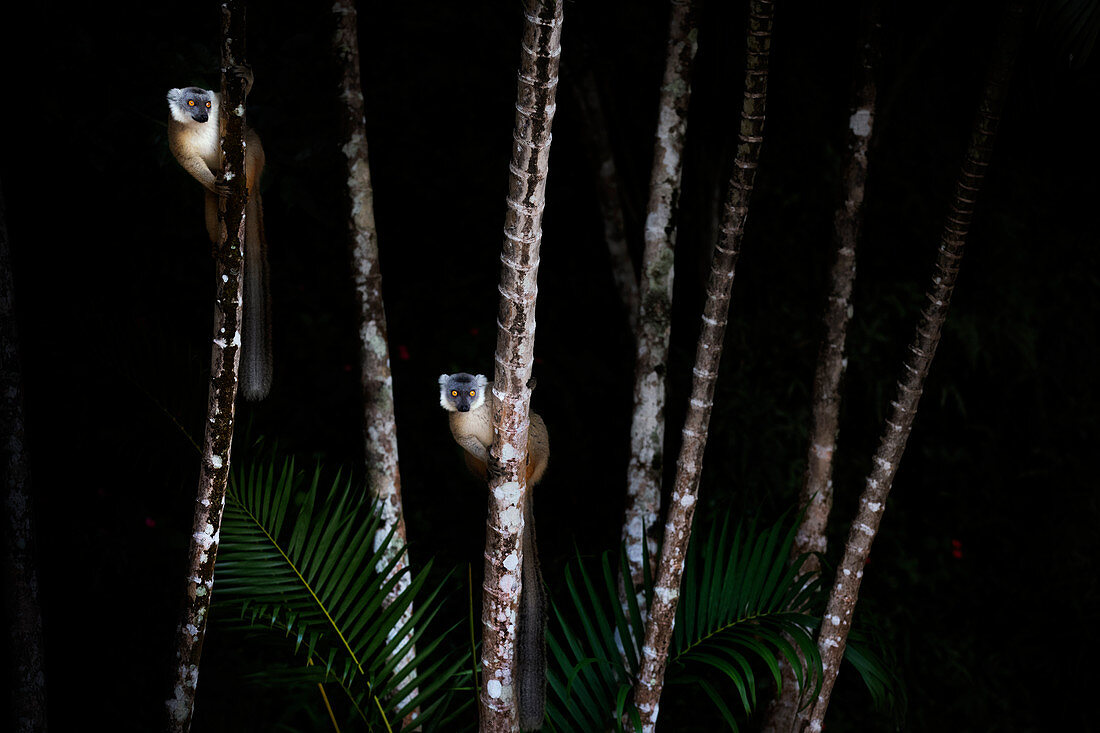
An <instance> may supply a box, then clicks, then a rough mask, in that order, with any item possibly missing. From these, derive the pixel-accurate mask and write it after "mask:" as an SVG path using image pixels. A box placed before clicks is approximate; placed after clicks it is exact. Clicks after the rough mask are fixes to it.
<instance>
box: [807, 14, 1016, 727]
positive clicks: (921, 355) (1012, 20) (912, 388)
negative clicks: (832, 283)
mask: <svg viewBox="0 0 1100 733" xmlns="http://www.w3.org/2000/svg"><path fill="white" fill-rule="evenodd" d="M1022 29H1023V3H1022V2H1016V1H1014V2H1012V3H1011V4H1010V7H1009V9H1008V13H1007V15H1006V21H1005V23H1004V25H1003V27H1002V29H1001V36H1000V39H999V42H998V51H997V58H996V60H995V62H994V64H993V66H992V68H991V69H990V73H989V76H988V78H987V80H986V84H985V88H984V90H983V92H982V99H981V104H980V108H979V113H978V118H977V120H976V121H975V123H974V128H973V130H972V131H971V137H970V143H969V145H968V147H967V150H966V156H965V158H964V160H963V164H962V169H961V170H960V172H959V178H958V179H957V181H956V183H955V197H954V200H953V201H952V204H951V211H950V212H949V213H948V215H947V221H946V223H945V225H944V231H943V235H942V238H941V241H940V247H939V252H938V254H937V256H936V262H935V265H934V267H933V271H932V283H931V287H930V288H929V290H928V292H927V296H926V297H927V298H928V304H927V305H926V306H925V308H924V310H923V311H922V312H921V317H920V322H919V323H918V325H917V330H916V334H915V335H914V336H913V341H912V342H911V343H910V344H909V349H908V351H909V353H908V354H907V355H906V357H905V359H904V361H903V363H902V366H903V371H902V377H901V379H900V380H899V381H898V385H897V394H896V396H895V397H894V400H893V401H892V402H891V410H890V415H889V417H888V418H887V419H886V425H885V428H884V430H883V434H882V438H881V440H880V442H879V446H878V449H877V450H876V451H875V455H874V459H873V462H872V468H871V473H870V475H869V476H868V477H867V483H866V485H865V487H864V489H863V493H862V494H861V495H860V499H859V510H858V511H857V513H856V518H855V521H854V522H852V528H851V530H850V532H849V533H848V541H847V543H846V545H845V547H844V556H843V558H842V559H841V561H840V564H839V565H838V566H837V574H836V578H835V579H834V581H833V583H832V584H831V585H830V588H831V589H832V590H831V592H830V594H829V602H828V604H827V606H826V609H825V615H824V618H823V619H822V622H821V630H820V631H819V632H818V648H819V649H820V650H821V660H822V664H823V666H824V670H825V674H824V679H823V683H822V688H821V692H820V694H819V695H818V698H817V699H816V700H815V701H814V703H813V705H812V706H811V707H810V708H809V709H808V710H807V711H804V712H803V713H802V715H801V721H800V722H802V724H803V725H808V726H809V729H810V730H811V731H819V730H821V728H822V725H823V723H824V719H825V711H826V710H827V709H828V707H829V700H830V697H831V695H832V691H833V686H834V684H835V683H836V676H837V673H838V672H839V671H840V662H841V659H843V657H844V649H845V646H846V644H847V640H848V631H849V630H850V628H851V624H852V613H853V610H854V609H855V604H856V601H857V599H858V597H859V587H860V583H861V582H862V579H863V567H864V565H865V564H866V563H867V559H868V557H869V556H870V554H871V543H872V542H873V541H874V539H875V535H876V534H878V529H879V523H880V522H881V521H882V513H883V510H884V509H885V508H886V498H887V496H888V495H889V493H890V488H891V486H892V485H893V482H894V475H895V474H896V472H897V469H898V464H899V463H900V461H901V457H902V454H903V453H904V452H905V444H906V442H907V440H908V438H909V432H910V430H911V429H912V426H913V419H914V417H916V413H917V407H918V404H919V402H920V397H921V393H922V391H923V390H924V380H925V378H926V377H927V376H928V370H929V368H930V367H931V365H932V359H933V357H934V356H935V355H936V346H937V345H938V344H939V340H940V331H941V329H942V328H943V322H944V320H945V319H946V317H947V308H948V306H949V304H950V302H951V293H952V292H953V291H954V289H955V278H956V276H957V275H958V272H959V262H960V260H961V258H962V255H963V246H964V244H965V243H966V237H967V234H968V233H969V230H970V222H971V219H972V218H973V214H974V203H975V201H976V199H977V195H978V192H979V191H980V190H981V186H982V182H983V181H984V179H985V171H986V169H987V168H988V166H989V161H990V159H991V158H992V150H993V142H994V139H995V138H996V133H997V123H998V121H999V119H1000V114H1001V109H1002V108H1003V107H1004V101H1005V98H1006V96H1007V92H1008V82H1009V79H1010V77H1011V73H1012V65H1013V61H1014V59H1015V56H1016V50H1017V48H1018V47H1019V42H1020V37H1021V33H1022Z"/></svg>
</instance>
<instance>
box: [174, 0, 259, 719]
mask: <svg viewBox="0 0 1100 733" xmlns="http://www.w3.org/2000/svg"><path fill="white" fill-rule="evenodd" d="M244 31H245V14H244V4H243V2H241V0H230V1H229V2H227V3H224V4H223V5H222V59H221V63H222V70H223V72H222V85H221V94H222V100H223V103H222V105H221V121H220V123H221V131H222V155H223V160H224V167H223V171H222V173H221V174H220V175H219V182H221V183H224V184H225V185H226V187H227V189H228V195H226V196H223V197H221V200H220V202H219V207H218V224H219V228H220V230H221V243H220V244H219V245H218V247H217V251H216V253H215V258H214V267H215V274H216V276H217V277H216V288H217V295H216V300H215V305H214V338H213V346H212V349H211V364H210V392H209V398H208V401H207V421H206V434H205V436H204V438H203V448H202V464H201V467H200V469H199V485H198V492H197V496H196V499H195V519H194V525H193V528H192V534H191V545H190V550H189V554H188V558H189V559H188V570H187V598H186V601H185V607H184V612H183V618H182V620H181V622H180V626H179V630H178V631H177V634H176V641H177V645H176V658H177V664H178V666H177V668H176V678H175V683H174V686H173V690H172V697H171V699H169V700H168V701H167V706H168V718H169V722H168V729H169V730H170V731H180V732H183V731H187V730H188V729H189V728H190V727H191V716H192V714H193V712H194V705H195V690H196V688H197V686H198V681H199V659H200V656H201V654H202V643H203V639H204V637H205V634H206V622H207V617H208V612H209V609H210V596H211V594H212V593H213V590H214V562H215V559H216V557H217V552H218V543H219V536H220V530H221V520H222V509H223V508H224V506H225V489H226V484H227V482H228V480H229V457H230V449H231V447H232V443H233V428H234V416H235V409H234V403H235V401H236V397H237V386H238V378H237V376H238V367H239V364H240V354H241V285H242V281H241V268H242V248H243V247H244V244H245V205H246V203H247V192H246V189H245V175H244V103H245V84H244V83H243V80H242V79H241V78H239V77H238V76H236V75H234V74H228V73H225V72H226V70H228V69H232V68H233V67H235V66H237V65H238V64H240V63H241V62H242V60H243V57H244V37H245V32H244Z"/></svg>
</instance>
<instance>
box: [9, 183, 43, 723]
mask: <svg viewBox="0 0 1100 733" xmlns="http://www.w3.org/2000/svg"><path fill="white" fill-rule="evenodd" d="M0 436H2V440H0V466H2V467H3V470H2V471H0V473H2V474H3V476H4V488H3V491H4V508H5V510H6V511H5V512H4V514H5V516H6V518H7V527H6V531H5V532H4V601H5V603H4V605H5V608H6V610H7V616H6V618H7V619H8V623H9V624H10V626H9V628H8V639H9V643H10V645H11V646H10V649H11V658H10V659H9V660H8V665H9V669H8V680H9V684H10V685H11V691H10V694H11V695H12V699H11V705H10V708H9V709H10V711H11V718H10V720H9V725H10V728H9V730H13V731H17V733H39V732H40V731H45V730H46V675H45V655H44V653H43V649H44V643H43V635H42V611H41V607H40V605H39V602H38V565H37V562H38V558H37V552H36V546H37V542H36V540H35V537H36V535H35V530H34V510H33V500H32V497H31V479H30V467H29V466H28V465H27V447H26V434H25V427H24V423H23V370H22V367H21V365H20V359H19V333H18V329H17V328H16V324H15V290H14V278H13V273H12V267H11V247H10V243H9V242H8V227H7V220H6V218H5V212H4V200H3V196H2V194H0Z"/></svg>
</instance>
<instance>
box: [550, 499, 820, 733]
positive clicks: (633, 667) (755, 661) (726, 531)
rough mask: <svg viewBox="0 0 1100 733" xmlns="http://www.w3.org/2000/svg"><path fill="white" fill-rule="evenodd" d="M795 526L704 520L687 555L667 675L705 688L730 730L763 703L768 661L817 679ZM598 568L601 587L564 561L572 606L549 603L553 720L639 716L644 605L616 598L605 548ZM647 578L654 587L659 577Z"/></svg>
mask: <svg viewBox="0 0 1100 733" xmlns="http://www.w3.org/2000/svg"><path fill="white" fill-rule="evenodd" d="M795 526H796V525H795V524H794V523H793V522H791V521H790V520H789V519H788V520H786V521H782V522H780V523H777V524H776V525H774V526H773V527H770V528H768V529H766V530H764V531H761V532H757V531H756V529H755V526H754V525H751V524H750V525H748V526H747V527H746V526H738V527H737V528H736V529H734V530H733V531H732V532H731V529H730V525H729V522H728V520H727V521H725V522H723V523H722V524H721V525H720V526H718V527H716V528H713V529H712V530H702V531H701V533H700V535H697V537H696V538H695V539H694V540H693V543H692V546H691V548H690V549H689V551H688V556H687V559H686V561H685V566H684V579H683V583H682V588H681V595H680V605H679V608H678V611H677V617H676V624H675V627H674V632H673V645H672V650H671V652H670V656H669V666H668V672H667V681H668V683H669V684H670V685H673V684H680V683H690V684H691V685H692V686H693V688H694V689H696V690H702V691H703V693H705V694H706V696H707V697H708V698H710V699H711V700H712V701H713V702H714V705H715V707H716V708H717V710H718V712H719V714H720V715H721V716H722V718H723V719H724V720H725V721H726V723H727V724H728V725H729V726H730V728H731V729H734V730H736V729H737V714H736V713H735V710H744V711H745V712H751V711H752V710H753V709H755V708H756V706H757V704H758V692H757V691H758V689H759V687H760V686H761V683H762V682H763V680H761V679H759V676H758V674H757V672H758V671H760V670H761V669H764V670H767V671H768V672H769V673H770V676H771V677H772V678H774V679H775V680H776V682H777V683H778V680H779V663H780V660H781V659H782V660H784V661H786V662H787V663H789V664H791V665H792V666H793V667H794V669H795V670H796V673H797V677H798V679H799V680H800V682H802V681H806V680H809V679H810V678H813V679H815V680H820V673H819V672H820V667H821V661H820V656H819V654H818V652H817V647H816V646H815V644H814V642H813V638H812V636H811V629H812V628H813V627H814V626H815V625H816V620H815V619H814V618H813V617H811V616H810V615H809V613H808V611H809V607H810V603H811V601H812V600H813V599H814V594H815V592H816V590H817V588H818V587H819V584H820V581H819V580H818V579H817V578H816V576H812V575H808V574H800V573H799V572H798V568H799V567H801V559H799V561H798V562H794V563H791V562H788V558H789V557H790V548H791V545H792V543H793V541H794V532H795ZM620 566H621V568H625V557H623V558H621V561H620ZM601 567H602V575H603V578H602V581H603V582H602V584H599V587H598V584H597V583H596V582H595V580H594V579H593V575H592V574H591V573H590V572H589V571H588V570H587V569H586V568H585V565H584V563H583V562H579V561H578V562H577V563H576V570H574V569H573V568H572V567H571V568H568V569H567V570H566V589H567V590H568V592H569V598H570V600H571V601H572V607H570V608H565V607H564V606H559V605H557V604H555V605H554V621H555V622H556V623H554V624H553V625H552V626H551V628H550V630H549V633H548V634H547V638H548V646H549V649H550V652H551V668H550V669H549V670H548V672H547V681H548V687H549V694H548V700H547V715H548V722H549V727H550V728H551V729H552V730H555V731H591V730H608V729H618V730H621V729H623V727H624V726H625V727H627V728H632V729H637V728H640V727H641V721H640V720H639V719H638V715H637V712H636V710H635V709H634V707H633V705H632V704H630V701H629V693H630V690H631V688H632V687H633V684H634V679H635V677H636V674H637V671H638V667H639V665H638V660H639V658H640V655H641V648H642V642H643V637H644V629H643V626H642V624H641V621H640V619H641V613H640V610H639V608H638V604H637V601H636V599H635V597H634V594H633V593H626V594H624V596H625V599H626V608H625V609H624V608H623V607H622V605H620V595H619V592H618V591H619V589H618V585H617V581H616V579H615V577H614V575H613V574H612V572H611V563H610V562H609V560H608V557H607V555H604V557H603V558H602V562H601ZM620 572H624V571H622V570H620ZM622 577H629V574H626V573H625V572H624V574H623V575H622ZM646 584H647V588H646V592H647V594H651V593H652V587H651V586H652V579H647V581H646ZM715 672H717V673H718V674H717V680H718V681H720V683H719V682H716V677H715V675H714V673H715ZM818 684H820V683H819V682H818ZM815 694H816V692H815Z"/></svg>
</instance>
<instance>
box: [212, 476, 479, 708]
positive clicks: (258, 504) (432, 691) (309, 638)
mask: <svg viewBox="0 0 1100 733" xmlns="http://www.w3.org/2000/svg"><path fill="white" fill-rule="evenodd" d="M321 475H322V474H321V470H320V468H318V469H316V470H315V471H314V472H313V475H312V477H311V480H310V481H309V483H308V485H304V482H303V481H302V477H301V475H300V473H299V472H297V471H296V470H295V467H294V462H293V461H292V460H286V461H284V462H282V463H281V464H277V463H276V462H274V461H272V462H269V463H267V464H262V465H256V466H252V467H250V468H249V469H248V470H247V471H246V472H241V473H238V474H237V475H236V476H235V477H234V480H233V482H232V483H231V485H230V487H229V491H228V493H227V501H226V507H225V513H224V519H223V523H222V530H221V532H222V546H221V552H220V555H219V558H218V568H217V588H218V597H217V600H218V603H219V605H222V604H225V605H230V606H237V607H239V609H240V613H241V618H242V619H243V621H244V622H245V624H246V625H248V626H250V627H253V628H270V629H274V630H277V631H281V632H282V633H283V634H284V635H285V636H286V637H287V638H288V639H290V640H292V641H293V647H294V651H295V653H296V654H298V655H299V656H303V657H304V658H305V661H306V663H307V664H309V665H312V668H310V669H303V675H306V676H310V675H316V676H319V677H320V678H321V679H324V680H327V681H329V682H334V683H336V684H337V685H338V686H339V688H340V689H341V690H343V692H344V693H345V694H346V696H347V698H348V701H349V703H350V706H351V708H352V710H353V711H354V712H355V713H356V715H357V717H359V718H361V719H362V720H363V721H364V722H366V723H367V726H368V728H370V729H380V730H395V729H398V728H400V726H401V721H402V718H404V717H405V716H406V715H407V714H408V713H410V712H412V711H413V710H415V709H417V708H419V710H420V714H419V716H418V718H417V720H416V725H418V726H423V727H425V728H426V729H431V726H432V721H433V719H435V720H436V721H437V722H438V720H439V719H441V718H442V716H444V715H446V714H447V713H448V712H450V711H448V710H447V709H446V708H447V705H446V703H447V701H448V700H449V699H450V698H451V695H452V693H453V691H454V688H455V687H456V686H457V683H458V681H459V677H460V675H461V673H460V670H461V669H463V668H464V667H465V666H466V660H465V658H464V657H461V658H454V655H451V654H444V653H441V649H442V646H441V645H442V642H443V640H444V637H443V636H439V637H435V638H429V637H427V636H426V635H425V631H426V629H427V627H428V626H430V625H431V622H432V620H433V619H434V618H435V615H436V613H437V612H438V610H439V602H438V599H437V594H438V593H439V590H440V589H441V588H442V587H443V586H442V585H437V586H436V588H435V590H433V591H432V592H431V593H428V594H427V595H426V597H420V596H419V594H420V593H421V592H422V591H423V586H424V583H425V581H426V579H427V577H428V573H429V571H430V568H431V564H430V563H429V564H428V565H427V566H426V567H424V568H423V569H422V570H420V571H419V572H418V573H417V574H416V575H415V576H412V577H411V578H410V584H409V587H408V588H406V589H405V590H404V591H402V592H401V593H400V594H397V595H396V597H395V598H392V599H389V600H387V595H389V594H390V593H391V591H393V589H394V587H395V586H396V584H397V582H398V580H399V579H400V575H401V573H409V570H408V569H407V568H406V569H404V570H402V571H401V573H397V572H394V568H395V566H396V564H397V562H398V560H399V558H400V557H401V554H402V551H403V550H399V551H393V549H392V548H390V543H391V540H392V534H393V533H392V530H391V531H390V532H389V533H385V532H383V531H382V522H381V518H380V517H379V514H378V512H377V511H375V508H374V507H373V506H372V505H371V503H370V502H369V500H368V499H367V497H366V493H365V491H363V490H362V489H361V488H356V487H354V486H353V484H352V482H351V481H349V480H341V479H340V477H339V476H337V478H336V479H335V480H334V481H332V483H331V484H330V485H327V486H324V487H322V481H321ZM414 598H415V599H416V604H415V606H414V609H415V611H414V613H413V614H412V615H411V617H410V618H409V619H408V620H403V618H402V617H403V616H404V615H405V613H406V611H407V610H408V609H409V608H410V606H412V604H413V599H414ZM413 645H415V648H416V655H415V657H413V658H412V659H411V660H410V661H408V662H407V663H402V658H403V657H404V656H406V654H407V653H408V652H409V650H410V649H412V648H413ZM414 670H415V671H416V674H415V675H414ZM462 699H465V698H462Z"/></svg>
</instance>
